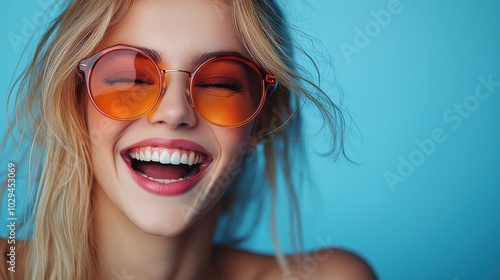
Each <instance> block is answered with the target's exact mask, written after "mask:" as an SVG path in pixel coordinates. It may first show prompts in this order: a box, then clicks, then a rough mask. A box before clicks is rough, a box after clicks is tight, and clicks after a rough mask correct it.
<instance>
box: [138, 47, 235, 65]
mask: <svg viewBox="0 0 500 280" xmlns="http://www.w3.org/2000/svg"><path fill="white" fill-rule="evenodd" d="M134 47H135V48H138V49H140V50H141V51H143V52H144V53H146V54H147V55H149V56H150V57H151V58H152V59H153V60H154V61H155V62H156V63H158V62H160V61H165V59H164V58H163V57H162V55H161V54H160V53H159V52H158V51H156V50H154V49H150V48H146V47H141V46H134ZM224 55H233V56H240V57H244V55H243V54H241V53H240V52H237V51H233V50H221V51H215V52H206V53H199V54H196V55H195V57H194V59H193V64H194V65H195V66H198V65H200V64H202V63H203V62H205V61H207V60H209V59H211V58H214V57H218V56H224Z"/></svg>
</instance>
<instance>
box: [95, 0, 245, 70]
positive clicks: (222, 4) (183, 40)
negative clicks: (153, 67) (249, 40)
mask: <svg viewBox="0 0 500 280" xmlns="http://www.w3.org/2000/svg"><path fill="white" fill-rule="evenodd" d="M232 16H233V8H232V5H231V3H230V2H229V1H219V0H138V1H135V2H134V4H133V6H132V7H131V9H130V11H129V13H128V14H127V16H126V18H125V19H124V20H123V21H122V22H120V23H119V24H118V25H117V26H116V27H114V28H113V29H112V30H110V31H109V32H108V33H107V35H106V37H105V38H104V41H103V43H102V45H104V46H109V45H113V44H117V43H124V44H128V45H134V46H141V47H146V48H150V49H153V50H156V51H157V52H158V53H159V54H160V55H161V56H162V58H164V59H165V60H167V61H168V62H169V64H170V63H174V64H176V63H179V64H180V63H181V62H182V61H185V60H187V59H190V58H191V57H192V56H196V55H198V54H200V53H207V52H216V51H234V52H240V53H243V54H246V52H245V48H244V46H243V44H242V42H241V41H240V39H239V37H238V35H237V33H236V30H235V26H234V22H233V20H232Z"/></svg>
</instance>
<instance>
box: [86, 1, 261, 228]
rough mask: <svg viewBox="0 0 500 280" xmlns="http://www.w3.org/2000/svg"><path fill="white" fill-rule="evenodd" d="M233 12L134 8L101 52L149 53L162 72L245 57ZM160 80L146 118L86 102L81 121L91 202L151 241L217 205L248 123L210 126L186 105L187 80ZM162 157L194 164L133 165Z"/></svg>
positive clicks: (144, 4) (177, 75) (181, 5)
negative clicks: (205, 59) (118, 116)
mask: <svg viewBox="0 0 500 280" xmlns="http://www.w3.org/2000/svg"><path fill="white" fill-rule="evenodd" d="M231 13H232V7H231V6H230V5H229V4H228V3H225V2H221V1H217V0H206V1H199V0H183V1H153V0H148V1H136V2H135V3H134V5H133V7H132V9H131V11H130V13H129V14H128V15H127V17H126V18H125V20H124V21H122V22H120V24H119V25H118V26H117V27H115V28H113V29H112V30H110V32H109V33H108V34H107V35H106V37H105V38H104V40H103V42H102V43H101V46H100V47H101V48H104V47H108V46H112V45H115V44H127V45H131V46H135V47H141V48H147V49H151V50H154V51H156V52H158V53H159V54H160V56H161V61H160V62H159V63H158V64H159V66H160V67H161V68H162V69H182V70H188V71H193V70H194V69H196V67H197V66H198V64H197V62H196V60H197V58H199V57H201V56H204V55H207V54H210V53H215V52H238V53H240V54H242V55H243V56H246V57H248V53H247V52H245V48H244V47H243V45H242V43H241V42H240V40H239V39H238V36H237V34H236V32H235V30H234V24H233V22H232V20H231ZM166 75H167V76H168V77H166V79H167V81H168V87H166V91H165V94H164V95H163V99H162V100H160V101H159V104H157V105H156V107H155V108H154V109H153V110H152V111H150V112H149V113H148V114H147V115H146V116H143V117H141V118H139V119H136V120H133V121H117V120H112V119H109V118H107V117H105V116H104V115H102V114H101V113H99V112H98V111H97V110H96V109H95V108H94V106H93V105H92V104H91V102H90V100H89V99H88V98H87V104H86V105H87V122H88V128H89V132H90V135H91V140H92V141H91V149H92V151H91V158H92V164H93V167H94V176H95V180H94V190H93V191H94V192H93V193H94V196H95V198H94V199H95V201H96V203H99V204H105V205H99V207H101V206H102V207H103V208H105V209H108V210H107V211H112V212H114V213H118V215H122V217H126V218H127V219H128V220H129V221H131V222H132V223H133V224H134V225H135V226H137V227H139V228H140V229H142V230H143V231H145V232H148V233H150V234H155V235H161V236H176V235H178V234H179V233H181V232H183V231H184V230H185V229H186V228H188V227H189V226H190V225H192V224H193V223H194V222H195V221H196V220H197V219H198V218H199V217H201V216H202V215H203V214H204V213H206V212H207V211H208V210H209V209H210V208H211V207H212V206H213V205H214V204H215V203H216V202H217V201H219V200H220V198H221V196H222V194H223V193H224V191H225V190H226V188H227V187H228V184H229V182H230V180H231V179H232V178H233V177H234V175H236V174H237V173H238V172H239V166H240V163H241V159H242V156H243V154H244V152H245V147H246V144H245V141H246V139H247V138H248V137H249V134H250V131H251V127H252V124H253V122H250V123H249V124H246V125H244V126H241V127H237V128H221V127H217V126H214V125H212V124H210V123H208V122H207V121H205V120H204V119H203V118H201V117H199V116H198V115H197V113H196V112H195V111H194V109H193V108H192V107H191V106H190V104H189V102H188V100H187V97H186V89H187V78H188V76H187V74H185V73H181V72H174V73H167V74H166ZM166 153H168V155H169V156H170V158H171V161H172V162H174V161H178V160H179V159H182V158H183V157H184V159H187V160H188V161H189V160H191V161H193V163H194V164H193V165H192V166H189V165H186V164H181V165H174V164H159V163H156V164H152V163H151V162H144V161H139V160H136V159H134V158H132V156H134V157H137V156H139V157H146V158H148V157H153V158H154V157H166ZM141 154H142V155H141ZM174 158H178V159H175V160H174ZM197 163H198V164H197ZM193 166H198V167H196V168H193ZM138 171H140V172H138ZM141 173H142V174H141ZM146 176H147V177H149V178H146ZM167 182H169V183H167Z"/></svg>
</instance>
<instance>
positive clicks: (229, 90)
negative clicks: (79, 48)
mask: <svg viewBox="0 0 500 280" xmlns="http://www.w3.org/2000/svg"><path fill="white" fill-rule="evenodd" d="M79 70H80V72H82V73H83V74H84V77H85V83H86V87H87V93H88V94H89V97H90V100H91V101H92V103H93V104H94V106H95V108H96V109H97V110H98V111H99V112H101V113H102V114H103V115H105V116H107V117H109V118H112V119H115V120H133V119H137V118H139V117H141V116H144V115H145V114H147V113H148V112H150V111H151V110H152V109H153V108H154V107H155V105H156V104H157V103H158V102H159V101H160V100H161V98H162V96H163V94H164V93H165V92H166V88H167V87H168V84H169V77H168V76H167V75H165V74H167V73H173V72H181V73H185V74H187V75H188V84H187V85H188V88H187V91H186V96H187V99H188V102H189V104H190V105H191V107H193V108H194V109H195V110H196V112H197V113H198V114H199V115H200V116H201V117H202V118H204V119H205V120H207V121H208V122H210V123H212V124H214V125H217V126H221V127H237V126H241V125H244V124H246V123H248V122H250V121H251V120H252V119H254V118H255V117H256V116H257V115H258V113H259V112H260V110H261V109H262V107H263V106H264V102H265V100H266V96H267V94H268V92H273V91H275V90H276V88H277V86H278V80H277V79H276V77H275V76H274V75H272V74H270V73H267V72H266V71H265V70H263V69H262V67H260V66H259V65H257V64H256V63H255V62H253V61H251V60H248V59H246V58H244V57H242V56H238V55H221V56H217V57H213V58H210V59H208V60H206V61H205V62H203V63H201V65H200V66H198V68H196V70H194V71H192V72H190V71H186V70H170V69H169V70H166V69H161V68H160V67H159V66H158V64H157V62H156V61H155V59H154V58H153V56H152V55H150V54H148V53H147V52H146V51H144V50H141V49H139V48H135V47H131V46H127V45H115V46H112V47H108V48H105V49H103V50H101V51H99V52H97V53H95V54H94V55H92V56H91V57H89V58H87V59H84V60H82V61H81V62H80V64H79Z"/></svg>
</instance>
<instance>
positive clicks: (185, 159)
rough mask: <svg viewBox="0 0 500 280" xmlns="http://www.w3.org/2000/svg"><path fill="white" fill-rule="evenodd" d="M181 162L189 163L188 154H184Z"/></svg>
mask: <svg viewBox="0 0 500 280" xmlns="http://www.w3.org/2000/svg"><path fill="white" fill-rule="evenodd" d="M181 163H182V164H187V163H188V157H187V154H183V155H182V157H181Z"/></svg>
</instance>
